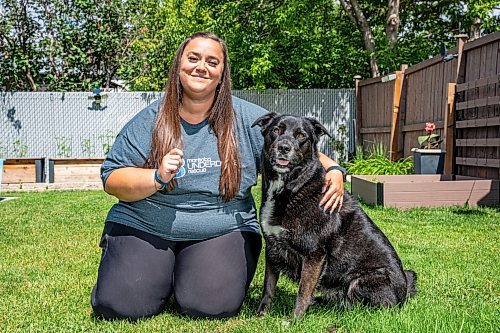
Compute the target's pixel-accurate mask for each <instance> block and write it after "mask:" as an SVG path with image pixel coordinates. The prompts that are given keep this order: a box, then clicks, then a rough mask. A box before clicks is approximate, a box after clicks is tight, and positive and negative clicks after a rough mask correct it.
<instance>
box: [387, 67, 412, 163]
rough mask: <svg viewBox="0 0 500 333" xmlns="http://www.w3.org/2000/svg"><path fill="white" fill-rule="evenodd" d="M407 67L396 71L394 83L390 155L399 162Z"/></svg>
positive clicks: (392, 159)
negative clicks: (402, 104) (402, 99)
mask: <svg viewBox="0 0 500 333" xmlns="http://www.w3.org/2000/svg"><path fill="white" fill-rule="evenodd" d="M406 68H408V66H407V65H401V70H400V71H396V80H395V81H394V97H393V100H392V121H391V141H390V147H389V154H390V159H391V161H395V160H397V159H398V158H399V157H400V156H399V115H400V113H399V107H400V105H401V91H402V88H403V80H404V71H405V70H406Z"/></svg>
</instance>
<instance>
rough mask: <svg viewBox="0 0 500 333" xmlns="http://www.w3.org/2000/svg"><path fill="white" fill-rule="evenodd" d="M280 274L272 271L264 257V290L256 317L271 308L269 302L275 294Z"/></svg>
mask: <svg viewBox="0 0 500 333" xmlns="http://www.w3.org/2000/svg"><path fill="white" fill-rule="evenodd" d="M279 275H280V273H279V272H277V271H274V270H273V269H272V265H271V263H270V261H269V258H268V257H267V256H266V271H265V273H264V288H263V290H262V300H261V301H260V305H259V308H258V309H257V315H259V316H262V315H264V313H265V312H266V311H267V310H269V308H270V307H271V301H272V298H273V297H274V293H275V292H276V284H277V283H278V279H279Z"/></svg>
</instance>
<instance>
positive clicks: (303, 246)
mask: <svg viewBox="0 0 500 333" xmlns="http://www.w3.org/2000/svg"><path fill="white" fill-rule="evenodd" d="M256 125H259V126H260V127H261V128H262V134H263V135H264V140H265V143H264V158H263V167H262V174H263V185H262V206H261V211H260V219H261V224H262V228H263V231H264V238H265V240H266V271H265V280H264V288H263V294H262V301H261V304H260V306H259V309H258V313H259V314H263V313H264V312H265V311H266V310H267V309H268V308H269V307H270V305H271V299H272V297H273V296H274V293H275V290H276V283H277V281H278V278H279V274H280V273H284V274H286V275H288V276H289V277H290V278H292V279H293V280H295V281H297V282H299V292H298V295H297V299H296V304H295V310H294V313H293V315H294V317H300V316H302V315H303V314H304V312H305V311H306V310H307V308H308V307H309V305H310V304H311V300H312V296H313V293H314V291H315V290H319V291H321V292H322V294H323V298H324V299H325V300H327V301H328V302H329V303H330V302H331V303H332V304H335V305H338V306H342V307H350V306H351V305H353V304H354V303H356V302H360V303H363V304H366V305H369V306H384V307H386V306H393V305H396V304H401V303H403V302H404V301H405V300H406V299H407V298H408V297H409V296H411V295H413V294H415V292H416V285H415V284H416V274H415V272H413V271H405V270H403V266H402V264H401V260H400V259H399V257H398V255H397V253H396V251H395V250H394V248H393V247H392V245H391V243H390V242H389V240H388V239H387V237H386V236H385V235H384V234H383V233H382V231H381V230H380V229H379V228H378V227H377V226H376V225H375V224H374V223H373V221H372V220H371V219H370V218H369V217H368V216H367V215H366V213H365V212H364V211H363V210H362V209H361V208H360V207H359V206H358V204H357V203H356V202H355V201H354V200H353V199H352V198H351V197H350V196H349V195H348V194H347V193H345V194H344V202H343V205H342V207H341V208H340V209H336V210H335V211H334V213H333V214H330V213H329V212H324V211H323V209H322V208H321V207H319V201H320V199H321V197H322V195H323V194H322V187H323V183H324V175H325V174H324V169H323V167H322V165H321V163H320V161H319V157H318V153H317V143H318V140H319V138H320V136H322V135H324V134H328V131H327V130H326V129H325V127H324V126H323V125H321V124H320V123H319V122H318V121H317V120H315V119H312V118H299V117H292V116H283V115H278V114H276V113H270V114H266V115H264V116H262V117H260V118H259V119H257V120H256V121H255V123H254V124H253V125H252V127H253V126H256ZM328 135H329V134H328Z"/></svg>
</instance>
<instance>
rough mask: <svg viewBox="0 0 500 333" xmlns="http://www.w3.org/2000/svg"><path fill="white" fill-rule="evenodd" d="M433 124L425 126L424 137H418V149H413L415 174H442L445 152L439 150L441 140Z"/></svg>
mask: <svg viewBox="0 0 500 333" xmlns="http://www.w3.org/2000/svg"><path fill="white" fill-rule="evenodd" d="M435 130H436V125H435V124H434V123H426V124H425V132H426V135H422V136H419V137H418V143H419V144H420V148H413V149H412V152H413V165H414V167H415V173H416V174H442V173H443V171H444V155H445V153H446V152H445V151H444V150H442V149H439V145H440V143H441V141H443V140H441V138H440V136H439V134H436V133H433V132H434V131H435Z"/></svg>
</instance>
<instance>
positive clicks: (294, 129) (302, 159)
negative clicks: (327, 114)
mask: <svg viewBox="0 0 500 333" xmlns="http://www.w3.org/2000/svg"><path fill="white" fill-rule="evenodd" d="M256 125H258V126H260V127H261V130H262V135H263V136H264V154H265V157H266V158H267V160H268V161H269V163H270V165H271V167H272V168H273V170H275V171H276V172H279V173H287V172H290V171H291V170H293V168H294V167H296V166H300V165H302V164H304V163H307V161H309V160H310V159H311V158H312V157H313V156H316V153H317V144H318V141H319V139H320V137H321V136H322V135H325V134H326V135H328V136H331V135H330V134H329V133H328V130H327V129H326V128H325V127H324V126H323V125H322V124H321V123H320V122H319V121H317V120H316V119H314V118H307V117H293V116H288V115H279V114H277V113H274V112H272V113H268V114H266V115H263V116H262V117H260V118H258V119H257V120H256V121H255V122H254V123H253V125H252V127H254V126H256Z"/></svg>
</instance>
